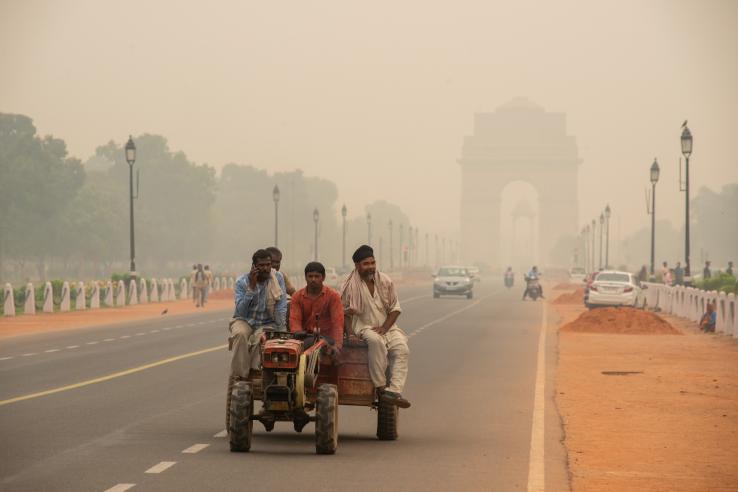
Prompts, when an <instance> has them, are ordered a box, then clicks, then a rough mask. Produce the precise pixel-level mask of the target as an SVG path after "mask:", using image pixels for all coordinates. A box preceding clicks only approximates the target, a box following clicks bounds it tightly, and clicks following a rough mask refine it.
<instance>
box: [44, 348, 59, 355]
mask: <svg viewBox="0 0 738 492" xmlns="http://www.w3.org/2000/svg"><path fill="white" fill-rule="evenodd" d="M58 351H59V349H49V350H44V353H45V354H51V353H53V352H58Z"/></svg>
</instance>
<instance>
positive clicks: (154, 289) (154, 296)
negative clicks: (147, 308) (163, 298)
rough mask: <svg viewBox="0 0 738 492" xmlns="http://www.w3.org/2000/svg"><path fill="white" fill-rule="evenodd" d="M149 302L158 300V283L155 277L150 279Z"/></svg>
mask: <svg viewBox="0 0 738 492" xmlns="http://www.w3.org/2000/svg"><path fill="white" fill-rule="evenodd" d="M149 299H150V300H151V302H159V284H158V283H157V281H156V279H155V278H152V279H151V292H149Z"/></svg>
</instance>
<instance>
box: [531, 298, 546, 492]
mask: <svg viewBox="0 0 738 492" xmlns="http://www.w3.org/2000/svg"><path fill="white" fill-rule="evenodd" d="M546 306H547V304H546V303H545V302H544V303H543V315H542V316H543V317H542V318H541V333H540V335H538V361H537V363H536V364H537V367H536V389H535V393H534V398H533V424H532V428H531V433H530V458H529V459H528V492H532V491H542V490H544V488H545V486H546V480H545V479H546V470H545V466H544V461H543V458H544V449H545V448H544V441H543V437H544V434H545V428H544V426H545V419H544V414H545V408H546V406H545V404H546V401H545V396H546V393H545V389H546Z"/></svg>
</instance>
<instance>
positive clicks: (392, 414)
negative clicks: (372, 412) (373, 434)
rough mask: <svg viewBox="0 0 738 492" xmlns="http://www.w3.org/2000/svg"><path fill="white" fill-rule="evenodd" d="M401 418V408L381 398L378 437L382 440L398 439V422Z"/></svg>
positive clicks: (378, 410)
mask: <svg viewBox="0 0 738 492" xmlns="http://www.w3.org/2000/svg"><path fill="white" fill-rule="evenodd" d="M399 420H400V409H399V408H397V406H396V405H392V404H391V403H386V402H383V401H382V400H381V399H380V400H379V408H378V409H377V437H378V438H379V440H380V441H394V440H396V439H397V424H398V422H399Z"/></svg>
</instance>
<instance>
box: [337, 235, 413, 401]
mask: <svg viewBox="0 0 738 492" xmlns="http://www.w3.org/2000/svg"><path fill="white" fill-rule="evenodd" d="M351 258H352V259H353V261H354V270H353V271H351V273H350V274H349V276H348V278H347V279H346V280H345V281H344V283H343V286H342V287H341V301H342V302H343V307H344V313H345V314H346V315H348V316H350V317H351V318H350V326H351V330H352V331H353V333H354V334H355V335H356V336H357V337H359V338H360V339H362V340H364V341H365V342H366V343H367V345H368V346H369V374H370V376H371V379H372V383H374V387H375V388H376V389H377V393H378V395H379V399H380V401H382V402H384V403H389V404H392V405H396V406H398V407H400V408H408V407H409V406H410V402H409V401H408V400H406V399H405V398H403V397H402V390H403V389H404V387H405V381H406V380H407V371H408V358H409V356H410V348H409V347H408V345H407V336H406V335H405V333H404V332H403V331H402V330H401V329H400V328H399V327H398V326H397V323H396V322H397V318H398V317H399V316H400V313H401V312H402V309H401V308H400V301H399V300H398V299H397V293H396V292H395V286H394V285H393V283H392V279H390V278H389V276H388V275H386V274H384V273H381V272H379V271H378V270H377V263H376V260H375V259H374V250H373V249H372V248H371V247H370V246H367V245H363V246H360V247H359V248H358V249H357V250H356V251H355V252H354V254H353V256H352V257H351ZM387 369H389V373H390V374H389V378H388V377H387ZM388 379H389V381H388Z"/></svg>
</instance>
